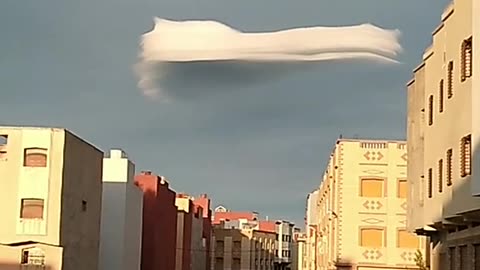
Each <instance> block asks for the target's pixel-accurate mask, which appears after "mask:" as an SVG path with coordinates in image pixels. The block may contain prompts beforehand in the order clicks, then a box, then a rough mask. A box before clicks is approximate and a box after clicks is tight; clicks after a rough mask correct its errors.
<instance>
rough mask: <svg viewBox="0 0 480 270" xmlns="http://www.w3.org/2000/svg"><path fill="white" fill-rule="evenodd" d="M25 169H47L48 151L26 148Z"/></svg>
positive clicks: (24, 155) (24, 154) (24, 156)
mask: <svg viewBox="0 0 480 270" xmlns="http://www.w3.org/2000/svg"><path fill="white" fill-rule="evenodd" d="M23 166H24V167H47V149H45V148H26V149H25V150H24V153H23Z"/></svg>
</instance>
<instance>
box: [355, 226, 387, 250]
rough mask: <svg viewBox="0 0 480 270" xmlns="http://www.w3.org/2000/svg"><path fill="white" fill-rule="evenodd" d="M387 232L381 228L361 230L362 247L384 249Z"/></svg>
mask: <svg viewBox="0 0 480 270" xmlns="http://www.w3.org/2000/svg"><path fill="white" fill-rule="evenodd" d="M384 236H385V231H384V230H383V229H379V228H363V229H360V245H361V246H362V247H372V248H381V247H384V246H385V245H384Z"/></svg>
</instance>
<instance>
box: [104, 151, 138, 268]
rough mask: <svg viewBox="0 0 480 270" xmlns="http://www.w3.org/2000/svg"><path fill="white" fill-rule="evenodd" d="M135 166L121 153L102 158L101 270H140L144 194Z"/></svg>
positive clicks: (113, 152) (117, 152) (115, 152)
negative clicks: (135, 180)
mask: <svg viewBox="0 0 480 270" xmlns="http://www.w3.org/2000/svg"><path fill="white" fill-rule="evenodd" d="M134 176H135V165H134V164H133V163H132V162H131V161H130V160H129V159H128V157H127V155H126V154H125V152H123V151H122V150H120V149H113V150H110V153H109V154H108V155H106V156H105V157H104V158H103V196H102V227H101V241H100V262H99V268H100V270H110V269H118V270H140V259H141V247H142V216H143V192H142V191H141V190H140V189H139V188H138V187H137V186H136V185H135V183H134Z"/></svg>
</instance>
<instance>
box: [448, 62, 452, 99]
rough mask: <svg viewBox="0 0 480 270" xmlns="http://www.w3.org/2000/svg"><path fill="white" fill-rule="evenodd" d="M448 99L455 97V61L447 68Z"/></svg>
mask: <svg viewBox="0 0 480 270" xmlns="http://www.w3.org/2000/svg"><path fill="white" fill-rule="evenodd" d="M447 97H448V98H449V99H450V98H452V97H453V61H450V62H449V63H448V67H447Z"/></svg>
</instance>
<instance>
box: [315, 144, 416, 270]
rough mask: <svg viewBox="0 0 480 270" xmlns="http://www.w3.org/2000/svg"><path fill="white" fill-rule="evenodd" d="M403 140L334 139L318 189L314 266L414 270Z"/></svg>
mask: <svg viewBox="0 0 480 270" xmlns="http://www.w3.org/2000/svg"><path fill="white" fill-rule="evenodd" d="M406 166H407V151H406V142H404V141H388V140H358V139H353V140H349V139H339V140H337V142H336V144H335V147H334V149H333V151H332V153H331V155H330V159H329V161H328V165H327V168H326V170H325V173H324V176H323V180H322V182H321V184H320V189H319V193H318V203H319V211H320V212H319V214H318V218H319V222H318V224H319V225H318V226H319V227H318V231H319V234H320V235H319V241H320V243H319V246H320V248H321V251H320V252H319V254H320V256H319V258H318V260H317V265H318V267H319V268H318V269H320V270H327V269H359V270H360V269H373V268H374V269H378V270H380V269H415V268H416V262H415V256H416V255H415V254H416V253H417V252H418V251H419V250H423V249H424V247H425V241H424V239H423V237H417V236H415V235H414V234H412V233H409V232H408V231H407V228H406V222H407V217H406V210H407V194H408V188H407V167H406Z"/></svg>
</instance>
